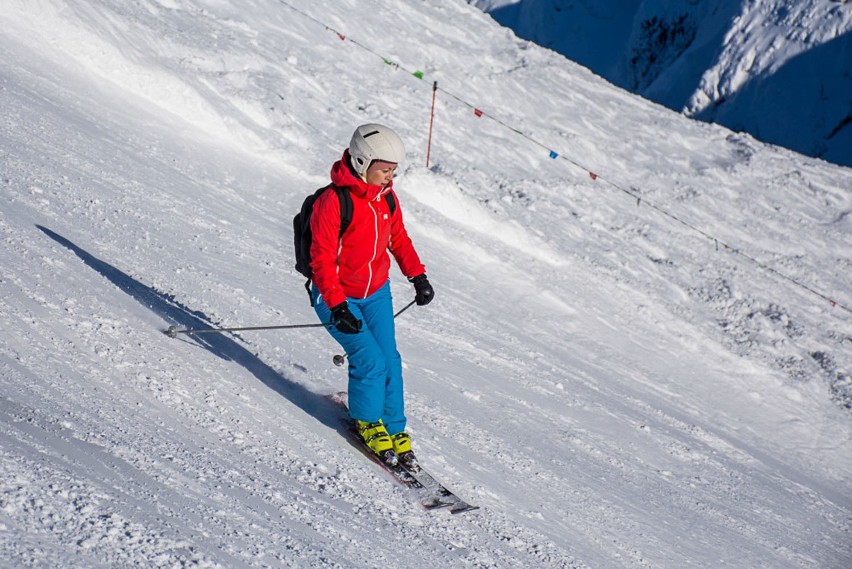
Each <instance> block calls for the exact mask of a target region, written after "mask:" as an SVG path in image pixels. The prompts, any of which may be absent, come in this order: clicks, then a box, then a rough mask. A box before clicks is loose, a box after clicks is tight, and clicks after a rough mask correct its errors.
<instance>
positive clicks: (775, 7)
mask: <svg viewBox="0 0 852 569" xmlns="http://www.w3.org/2000/svg"><path fill="white" fill-rule="evenodd" d="M471 3H473V4H474V5H476V6H479V7H480V8H482V9H483V10H486V11H488V12H489V13H491V14H492V15H493V16H494V18H495V19H497V20H498V21H499V22H501V23H502V24H503V25H505V26H508V27H510V28H512V29H513V30H515V31H516V32H517V33H518V35H519V36H521V37H524V38H527V39H530V40H532V41H535V42H537V43H538V44H540V45H543V46H545V47H549V48H551V49H553V50H555V51H557V52H559V53H562V54H563V55H565V56H566V57H568V58H569V59H571V60H573V61H576V62H578V63H580V64H582V65H584V66H586V67H588V68H589V69H591V70H592V71H594V72H595V73H598V74H599V75H601V76H602V77H605V78H606V79H608V80H609V81H611V82H612V83H614V84H616V85H619V86H621V87H623V88H625V89H628V90H630V91H633V92H635V93H639V94H641V95H642V96H643V97H646V98H648V99H650V100H652V101H656V102H658V103H661V104H663V105H666V106H667V107H669V108H671V109H674V110H676V111H681V112H683V113H684V114H685V115H687V116H691V117H695V118H699V119H701V120H705V121H710V122H715V123H718V124H722V125H725V126H727V127H728V128H731V129H733V130H736V131H744V132H748V133H750V134H752V135H753V136H755V137H756V138H758V139H760V140H763V141H766V142H770V143H773V144H778V145H781V146H784V147H786V148H791V149H793V150H796V151H797V152H802V153H805V154H807V155H809V156H818V157H821V158H823V159H825V160H829V161H831V162H834V163H836V164H843V165H846V166H852V126H850V124H852V4H849V3H848V2H845V1H838V0H757V1H751V0H749V1H746V0H742V1H740V2H714V1H709V0H707V1H705V0H692V1H690V2H681V1H677V0H631V1H629V2H625V1H623V0H619V1H613V0H600V1H597V2H588V1H586V0H471Z"/></svg>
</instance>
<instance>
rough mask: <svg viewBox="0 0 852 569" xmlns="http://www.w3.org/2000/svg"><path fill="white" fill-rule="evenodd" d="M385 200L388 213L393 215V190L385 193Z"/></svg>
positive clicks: (394, 201) (394, 202) (394, 199)
mask: <svg viewBox="0 0 852 569" xmlns="http://www.w3.org/2000/svg"><path fill="white" fill-rule="evenodd" d="M385 201H386V202H388V209H389V210H390V214H391V215H393V214H394V212H395V211H396V198H395V197H394V195H393V190H391V191H390V192H388V193H386V194H385Z"/></svg>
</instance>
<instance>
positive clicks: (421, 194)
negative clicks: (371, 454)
mask: <svg viewBox="0 0 852 569" xmlns="http://www.w3.org/2000/svg"><path fill="white" fill-rule="evenodd" d="M293 4H294V5H296V6H298V7H299V8H300V9H302V10H304V11H306V12H309V13H311V14H313V15H315V16H316V17H317V18H320V19H322V20H323V21H325V22H328V23H329V24H330V25H333V26H335V27H339V28H341V29H344V30H345V31H346V32H347V33H351V34H352V36H353V37H355V38H356V39H358V40H359V41H362V42H364V43H365V44H368V45H371V46H374V47H375V48H376V49H377V50H381V51H382V53H384V54H388V55H389V56H392V57H393V58H395V59H396V60H399V61H401V62H403V63H404V64H405V65H411V66H414V65H417V66H422V67H423V70H424V71H425V72H426V73H427V76H430V77H431V76H434V77H436V78H437V79H438V80H439V81H441V83H442V84H445V85H447V87H448V88H450V87H452V88H451V90H452V91H454V92H459V93H464V95H465V98H466V99H469V100H477V101H479V100H482V101H483V103H488V104H489V106H493V108H494V110H495V111H497V110H499V112H500V115H501V116H503V118H505V119H506V120H507V121H508V122H510V123H511V124H513V125H517V126H518V127H519V128H522V129H523V131H524V132H527V133H530V134H531V135H533V136H535V137H537V138H542V139H547V140H552V141H555V142H558V143H560V144H562V145H563V146H564V147H565V148H566V150H570V152H571V155H572V156H573V157H574V158H578V159H581V160H582V162H583V163H584V164H586V163H587V164H588V165H589V167H593V168H594V169H595V171H598V172H599V173H600V174H601V176H604V177H606V178H607V179H612V180H616V181H618V182H620V183H624V184H626V185H630V186H631V187H634V186H635V189H636V191H638V192H640V193H641V194H642V197H643V199H646V200H650V201H651V202H653V203H656V204H659V205H660V206H662V207H664V208H665V209H666V210H667V211H671V212H672V213H675V214H676V215H678V216H681V217H683V218H685V219H688V220H689V221H690V222H691V223H694V224H695V225H696V226H700V227H702V228H707V229H710V230H712V231H713V233H714V234H716V235H717V236H718V238H720V239H723V240H725V241H726V242H728V241H729V242H731V243H733V244H736V245H737V246H740V247H742V248H743V249H744V250H747V251H749V252H751V253H753V254H756V255H757V256H758V257H759V258H760V259H761V260H764V261H765V262H766V263H767V264H768V265H770V266H773V267H775V268H777V270H779V271H782V272H784V273H785V274H790V275H792V276H794V277H795V278H796V279H799V280H801V281H803V282H806V283H807V284H808V285H810V286H813V287H815V288H817V289H820V290H825V291H829V292H830V293H831V294H833V295H837V296H838V298H837V300H838V301H840V302H842V303H844V304H845V305H846V306H848V305H850V304H852V302H850V298H849V292H850V289H849V287H848V274H849V268H850V266H852V262H850V258H849V251H850V250H852V248H850V245H852V237H850V236H852V231H850V223H852V222H850V216H849V212H850V211H852V196H850V194H849V192H848V188H849V187H852V174H850V171H849V170H848V169H843V168H840V167H836V166H832V165H829V164H826V163H823V162H819V161H815V160H810V159H806V158H803V157H801V156H798V155H795V154H793V153H790V152H787V151H783V150H779V149H777V148H772V147H768V146H764V145H761V144H760V143H757V142H755V141H754V140H752V139H750V138H748V137H746V136H743V135H738V134H733V133H730V132H728V131H726V130H724V129H721V128H719V127H714V126H708V125H702V124H697V123H694V122H691V121H689V120H687V119H684V118H682V117H680V116H678V115H676V114H674V113H671V112H668V111H665V110H663V109H661V108H659V107H655V106H653V105H649V104H648V103H646V102H644V101H642V100H641V99H637V98H634V97H631V96H629V95H627V94H626V93H624V92H622V91H619V90H616V89H614V88H612V87H611V86H609V85H607V84H606V83H605V82H603V81H602V80H600V79H599V78H597V77H594V76H593V75H591V74H590V73H589V72H588V71H587V70H584V69H582V68H579V67H577V66H574V65H572V64H570V63H568V62H565V61H564V60H562V59H561V58H556V57H554V56H553V55H552V54H550V53H549V52H546V51H544V50H541V49H539V48H536V47H534V46H530V45H528V44H526V43H525V42H520V41H518V40H517V39H515V38H513V37H512V36H511V34H508V33H507V32H506V31H505V30H503V29H501V28H499V27H497V26H495V25H494V23H493V22H492V21H490V20H489V19H488V18H487V17H485V16H483V15H482V14H480V13H479V12H477V11H476V10H475V9H473V8H472V7H470V6H468V5H467V4H466V3H464V2H460V1H459V2H446V3H436V4H435V5H431V3H415V4H405V5H399V4H398V3H390V2H376V6H375V9H371V10H369V11H367V12H362V11H359V10H343V9H341V8H340V7H338V6H337V5H336V4H334V3H326V2H295V0H294V2H293ZM388 11H390V14H391V15H387V14H386V13H387V12H388ZM391 22H393V25H391ZM0 23H2V24H3V28H4V30H7V33H6V34H5V35H4V39H2V40H0V58H2V60H3V61H4V66H3V68H4V72H3V74H2V76H0V105H2V108H3V109H4V112H3V114H2V117H0V163H2V172H0V176H2V177H0V204H2V206H0V240H2V243H3V246H2V247H0V266H2V267H3V271H2V274H0V315H2V316H3V318H2V319H0V382H2V386H3V389H2V393H0V559H3V560H5V561H4V562H5V563H7V564H9V566H10V567H152V566H157V567H228V568H236V567H385V566H389V565H390V566H392V565H397V566H402V567H420V566H422V565H423V563H424V561H423V560H424V559H427V560H429V563H430V564H432V565H434V566H436V567H459V566H463V567H464V566H467V567H566V568H567V567H570V568H585V567H592V568H598V567H686V566H695V567H722V566H735V567H767V568H769V567H772V568H780V567H808V568H810V567H812V568H817V567H819V568H835V567H837V568H840V567H846V566H848V565H849V563H850V562H852V554H850V549H849V545H848V544H849V543H850V541H852V536H851V535H850V534H852V527H850V519H852V498H850V497H852V485H850V476H849V474H850V472H852V452H850V451H852V440H850V439H852V437H851V436H850V435H851V434H852V430H850V415H849V411H848V408H844V404H845V405H847V407H848V404H849V397H850V395H849V394H850V389H852V388H850V387H849V374H850V371H852V343H850V341H849V338H850V337H852V328H850V324H849V322H850V320H849V318H848V315H846V314H844V313H842V312H841V311H840V309H838V308H834V309H833V308H832V307H831V306H830V305H828V303H825V302H823V301H821V300H820V299H817V298H815V297H814V296H813V295H811V294H809V293H807V291H804V290H802V289H800V288H796V287H795V286H791V285H790V284H789V283H785V282H783V281H779V280H778V279H776V278H773V276H772V275H770V274H767V273H766V272H765V271H761V270H760V269H759V268H758V267H755V266H754V265H752V264H750V263H748V262H746V261H744V260H743V259H742V258H739V257H737V256H735V255H731V254H729V253H726V252H725V251H716V250H715V248H714V244H713V243H707V242H706V240H703V239H702V238H700V237H698V236H696V235H695V234H694V233H692V232H690V231H689V230H688V229H686V228H684V227H681V226H678V225H676V224H675V225H673V224H672V223H671V222H670V221H669V220H666V219H665V218H662V217H660V216H659V215H657V214H655V213H654V212H653V211H651V210H650V209H649V208H647V207H643V206H642V205H641V204H639V205H638V207H637V204H636V203H635V202H632V201H631V200H630V199H628V198H626V197H625V196H624V195H620V194H619V192H617V191H614V190H612V189H611V188H608V187H606V186H605V185H603V184H601V183H600V182H597V183H596V182H593V181H591V180H590V179H589V178H588V175H587V173H584V172H581V171H579V170H578V169H574V168H573V167H571V166H569V165H566V163H564V162H558V161H554V160H550V159H549V158H548V157H547V156H546V153H545V155H544V156H542V155H541V149H539V148H535V147H533V146H531V145H529V144H528V143H526V142H525V141H523V140H522V139H519V138H518V137H516V136H515V135H514V134H513V133H511V132H509V131H507V130H506V129H503V128H500V127H497V126H496V125H495V124H494V123H493V122H492V123H488V122H485V121H483V120H482V119H477V118H476V117H475V116H473V114H472V113H470V112H469V111H470V110H469V109H467V108H464V107H462V106H458V105H454V104H452V103H451V102H450V101H449V100H446V99H442V100H440V101H439V107H438V114H437V120H436V131H435V145H434V146H433V150H432V152H433V161H434V162H433V164H434V166H433V167H432V168H431V169H429V170H425V169H424V168H423V167H422V164H423V162H424V159H425V138H424V135H423V125H424V124H428V114H427V111H428V107H427V103H428V99H429V96H430V89H429V88H428V87H429V86H428V85H427V84H426V83H425V82H424V83H418V82H417V80H416V79H413V78H411V77H410V76H408V75H407V74H405V73H403V72H401V71H400V70H397V69H394V68H393V67H391V66H386V65H384V64H383V63H382V62H381V61H380V60H377V59H376V58H374V57H373V56H369V55H365V53H366V52H364V51H363V50H359V49H358V48H356V47H353V46H352V45H351V44H349V43H346V42H341V41H340V39H339V38H338V37H337V36H335V35H334V34H332V33H330V32H329V31H328V30H324V29H322V28H321V26H319V25H317V24H316V23H314V22H311V21H310V20H307V19H305V18H304V17H301V16H299V15H298V14H297V13H295V12H294V11H292V10H290V9H289V8H287V7H286V6H285V5H283V4H282V3H275V2H262V1H249V2H242V3H239V4H232V3H228V2H206V1H200V0H199V1H190V0H186V1H178V0H173V1H168V2H166V1H156V2H155V1H153V0H145V1H143V2H137V3H132V4H128V3H125V2H118V1H109V0H104V1H100V2H96V3H89V2H78V1H73V0H68V1H60V0H41V1H40V2H36V3H30V2H23V1H14V2H12V3H11V6H9V7H8V9H7V10H5V11H4V13H3V14H0ZM376 38H381V40H379V39H376ZM461 53H463V54H466V56H465V57H459V56H458V54H461ZM365 78H366V79H371V80H370V81H365ZM532 109H535V111H536V112H534V113H533V112H531V110H532ZM566 117H568V118H566ZM367 121H385V122H388V123H389V124H391V125H393V127H394V128H397V129H399V131H400V133H401V134H402V135H403V138H404V139H405V140H406V142H407V144H409V154H410V156H411V159H410V161H409V162H408V163H407V164H405V165H404V167H403V168H402V170H403V171H402V174H401V175H400V176H399V178H398V180H397V182H396V187H397V189H398V192H399V194H400V196H401V200H402V203H403V208H404V212H405V215H406V220H407V223H408V225H409V229H410V232H411V234H412V236H413V238H414V240H415V242H416V243H417V246H418V249H419V250H420V252H421V254H422V256H423V257H424V260H425V262H426V264H427V267H428V273H429V275H430V280H431V281H433V282H434V284H435V287H436V293H437V296H436V301H435V302H434V303H433V304H432V305H430V306H429V307H425V308H419V307H417V308H415V309H412V310H410V311H407V312H406V313H405V314H403V315H401V316H400V317H399V320H398V323H397V327H398V328H397V329H398V338H399V344H400V351H401V353H402V354H403V360H404V362H405V374H406V382H407V390H408V409H407V415H408V418H409V429H410V431H411V433H412V435H413V437H414V441H415V445H416V447H417V449H418V450H419V454H420V456H421V457H422V461H423V462H424V463H425V464H426V465H427V466H428V468H429V470H430V471H431V472H433V473H434V474H435V475H436V476H437V477H438V478H439V479H441V481H442V482H443V483H445V484H446V485H447V486H448V487H451V488H453V489H454V490H455V491H457V492H458V493H459V495H460V496H462V497H463V498H465V499H467V500H469V501H470V502H472V503H475V504H477V505H479V506H481V509H480V510H477V511H476V512H469V513H465V514H461V515H457V516H453V515H450V514H449V513H448V512H446V511H437V512H426V511H423V510H421V509H420V508H419V507H417V505H416V503H415V502H414V501H413V500H412V496H411V495H410V494H409V493H407V491H406V490H405V489H403V488H399V487H397V486H395V485H393V483H392V482H391V481H390V480H389V479H388V477H387V476H385V475H384V474H383V473H382V472H381V471H380V470H379V469H377V468H376V467H375V466H374V465H373V464H371V463H370V462H369V461H367V460H365V459H364V458H363V456H361V455H360V454H359V453H358V452H357V450H355V449H353V448H352V447H351V446H350V445H349V444H348V443H347V441H346V439H345V437H344V436H342V433H341V431H340V429H341V427H340V417H339V410H338V409H337V408H336V407H335V406H334V405H333V404H331V403H330V402H328V401H327V399H326V398H325V395H327V394H329V393H333V392H335V391H339V390H340V389H343V388H345V372H343V371H342V370H340V369H336V368H334V367H333V366H332V365H331V355H332V354H334V353H336V349H337V347H336V345H334V344H333V342H332V341H331V339H330V338H329V337H328V336H327V335H324V333H323V332H322V331H321V330H320V331H316V330H309V331H299V332H297V333H292V332H261V333H256V332H255V333H250V332H245V333H242V334H212V335H207V336H202V335H199V336H197V337H189V336H183V337H180V338H178V339H171V338H168V337H167V336H166V335H164V334H162V333H161V332H162V330H164V329H165V328H166V327H168V326H169V325H175V326H177V327H180V328H183V327H206V326H241V325H262V324H267V323H268V324H280V323H302V322H306V323H312V322H313V321H314V315H313V313H312V311H311V310H310V307H309V306H308V305H307V300H306V298H305V295H304V292H303V291H302V289H301V284H302V281H301V279H300V278H299V277H298V275H297V274H296V272H295V271H294V270H293V269H292V259H291V257H290V256H291V254H292V253H291V252H290V249H291V245H290V225H289V224H290V218H291V216H292V213H293V212H294V211H295V210H296V208H297V206H298V204H299V203H300V202H301V199H302V198H303V196H304V195H306V194H307V193H308V192H309V191H312V190H313V189H314V188H315V187H319V186H320V185H322V184H323V183H324V182H325V173H326V172H327V170H328V167H329V166H330V164H331V162H332V161H333V160H336V159H337V158H338V157H339V155H340V152H342V149H343V145H344V144H345V141H346V140H348V136H349V134H350V133H351V129H352V127H353V126H354V125H356V124H358V123H360V122H367ZM626 134H627V135H626ZM560 150H561V149H560ZM392 283H393V294H394V295H395V297H396V298H397V304H399V305H400V306H401V305H402V303H403V302H407V300H406V299H408V298H410V297H411V294H412V292H411V290H410V286H409V285H408V283H406V282H405V279H403V278H401V276H400V275H398V274H396V273H395V274H394V275H393V281H392Z"/></svg>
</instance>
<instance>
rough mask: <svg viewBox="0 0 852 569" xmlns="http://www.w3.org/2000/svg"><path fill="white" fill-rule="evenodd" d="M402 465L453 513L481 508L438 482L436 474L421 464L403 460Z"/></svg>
mask: <svg viewBox="0 0 852 569" xmlns="http://www.w3.org/2000/svg"><path fill="white" fill-rule="evenodd" d="M400 466H401V467H402V469H403V470H405V472H406V473H407V474H408V475H410V476H411V477H412V478H414V479H415V480H416V481H417V482H418V483H419V484H420V485H421V486H422V487H423V488H425V489H427V490H428V491H429V492H430V493H431V494H432V495H433V496H435V497H436V498H437V499H438V500H440V501H441V503H445V504H447V507H449V508H450V512H451V513H453V514H461V513H462V512H469V511H471V510H478V509H479V506H474V505H473V504H469V503H468V502H466V501H464V500H462V499H461V498H460V497H459V496H458V495H457V494H456V493H455V492H453V491H452V490H449V489H447V487H446V486H444V485H443V484H441V483H440V482H438V480H436V479H435V477H434V476H432V475H431V474H429V473H428V472H427V471H426V470H425V469H424V468H423V467H422V466H420V465H419V464H414V465H405V464H403V463H402V461H400Z"/></svg>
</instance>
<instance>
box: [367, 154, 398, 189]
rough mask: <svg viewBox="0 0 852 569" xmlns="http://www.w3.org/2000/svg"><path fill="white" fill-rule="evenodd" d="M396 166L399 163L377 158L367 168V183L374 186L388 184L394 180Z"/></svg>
mask: <svg viewBox="0 0 852 569" xmlns="http://www.w3.org/2000/svg"><path fill="white" fill-rule="evenodd" d="M396 167H397V164H396V163H395V162H384V161H382V160H376V161H375V162H373V163H372V164H370V167H369V168H367V183H368V184H372V185H374V186H382V187H385V186H387V185H388V184H390V183H391V180H393V174H394V172H396Z"/></svg>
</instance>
